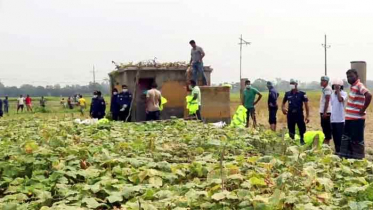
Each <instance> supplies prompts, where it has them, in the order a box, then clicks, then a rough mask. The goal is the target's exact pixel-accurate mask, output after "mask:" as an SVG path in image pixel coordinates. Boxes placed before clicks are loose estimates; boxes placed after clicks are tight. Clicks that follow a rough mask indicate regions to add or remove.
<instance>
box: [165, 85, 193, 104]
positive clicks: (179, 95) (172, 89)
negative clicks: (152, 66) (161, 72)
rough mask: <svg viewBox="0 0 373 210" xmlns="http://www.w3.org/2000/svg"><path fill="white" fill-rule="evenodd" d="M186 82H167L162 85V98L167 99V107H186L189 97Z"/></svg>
mask: <svg viewBox="0 0 373 210" xmlns="http://www.w3.org/2000/svg"><path fill="white" fill-rule="evenodd" d="M185 84H186V83H185V82H181V81H167V82H164V83H163V84H162V89H161V91H162V96H163V97H165V98H166V99H167V104H166V105H165V107H181V108H182V107H184V105H185V97H186V96H187V91H186V86H185Z"/></svg>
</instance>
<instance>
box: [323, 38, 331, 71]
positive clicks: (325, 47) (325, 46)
mask: <svg viewBox="0 0 373 210" xmlns="http://www.w3.org/2000/svg"><path fill="white" fill-rule="evenodd" d="M321 46H322V47H323V48H324V50H325V76H326V75H328V70H327V54H326V52H327V49H328V48H330V47H331V45H328V44H327V43H326V34H325V43H324V44H321Z"/></svg>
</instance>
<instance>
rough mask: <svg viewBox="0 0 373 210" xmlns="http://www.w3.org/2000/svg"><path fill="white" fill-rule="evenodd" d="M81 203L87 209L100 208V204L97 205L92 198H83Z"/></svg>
mask: <svg viewBox="0 0 373 210" xmlns="http://www.w3.org/2000/svg"><path fill="white" fill-rule="evenodd" d="M82 203H85V204H86V205H87V207H88V208H92V209H95V208H97V207H99V206H100V203H98V202H97V201H96V199H94V198H84V199H83V200H82Z"/></svg>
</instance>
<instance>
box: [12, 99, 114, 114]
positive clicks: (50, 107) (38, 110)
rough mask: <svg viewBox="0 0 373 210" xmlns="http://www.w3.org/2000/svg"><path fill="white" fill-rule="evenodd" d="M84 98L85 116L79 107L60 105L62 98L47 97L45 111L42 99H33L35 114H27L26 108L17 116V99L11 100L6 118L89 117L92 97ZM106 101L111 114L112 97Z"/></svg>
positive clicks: (107, 111) (107, 109)
mask: <svg viewBox="0 0 373 210" xmlns="http://www.w3.org/2000/svg"><path fill="white" fill-rule="evenodd" d="M64 98H65V102H66V101H67V97H64ZM84 98H85V99H86V101H87V108H86V109H85V112H84V116H81V115H80V109H79V107H78V106H74V108H73V109H69V108H64V106H63V105H61V104H60V100H61V98H60V97H45V99H46V108H45V109H43V108H42V107H41V106H40V105H39V101H40V97H33V98H32V108H33V112H27V108H26V106H25V107H24V110H23V112H21V111H19V113H18V114H17V98H9V114H6V115H5V116H6V117H11V118H15V117H17V116H18V117H21V116H25V115H32V114H37V115H44V116H43V117H48V116H49V115H50V116H58V115H66V114H67V115H71V116H73V117H76V118H78V117H84V118H88V117H89V107H90V105H91V97H90V96H84ZM104 98H105V101H106V113H109V112H110V96H105V97H104Z"/></svg>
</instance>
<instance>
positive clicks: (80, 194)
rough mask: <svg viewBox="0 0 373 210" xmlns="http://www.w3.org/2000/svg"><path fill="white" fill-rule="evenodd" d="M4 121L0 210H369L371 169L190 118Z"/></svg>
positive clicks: (277, 138) (265, 134) (279, 137)
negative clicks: (84, 122) (83, 122)
mask: <svg viewBox="0 0 373 210" xmlns="http://www.w3.org/2000/svg"><path fill="white" fill-rule="evenodd" d="M18 116H19V117H18V118H13V119H1V120H0V133H1V135H0V138H1V139H0V209H17V210H23V209H25V210H26V209H42V210H48V209H126V210H138V209H146V210H153V209H154V210H155V209H165V210H168V209H176V210H187V209H270V210H272V209H273V210H276V209H320V210H321V209H346V210H347V209H372V208H373V202H372V201H373V198H372V191H373V165H372V163H371V162H369V161H366V160H359V161H358V160H341V159H340V158H339V157H338V156H335V155H333V154H332V150H331V149H330V148H329V147H328V146H324V147H322V148H320V149H316V150H308V149H307V148H302V147H299V146H297V145H296V144H295V143H294V142H293V141H292V140H290V139H288V138H284V137H283V134H282V133H278V134H276V133H272V132H270V131H264V130H258V131H254V130H247V129H232V128H228V127H227V128H224V129H218V128H214V127H212V126H211V125H206V124H202V123H198V122H194V121H184V120H171V121H165V122H161V123H121V122H109V123H107V124H95V125H81V124H75V123H73V118H71V117H70V116H68V115H60V116H55V115H51V114H43V115H41V114H40V115H39V114H37V115H18Z"/></svg>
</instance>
